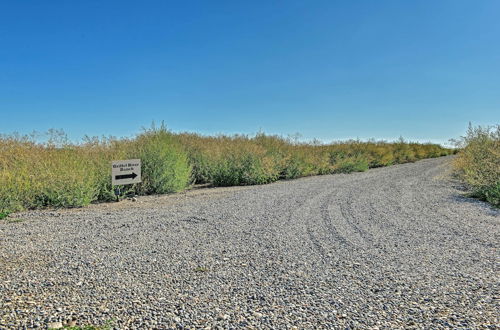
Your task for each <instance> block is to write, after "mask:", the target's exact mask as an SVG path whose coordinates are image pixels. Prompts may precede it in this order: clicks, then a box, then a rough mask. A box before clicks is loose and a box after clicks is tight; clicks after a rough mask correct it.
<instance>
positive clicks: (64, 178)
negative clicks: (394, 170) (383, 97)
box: [0, 125, 454, 215]
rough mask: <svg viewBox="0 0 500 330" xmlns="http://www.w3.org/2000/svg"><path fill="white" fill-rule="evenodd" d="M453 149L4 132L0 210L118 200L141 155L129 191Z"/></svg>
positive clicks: (161, 131) (224, 182) (270, 176)
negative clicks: (118, 169) (121, 171)
mask: <svg viewBox="0 0 500 330" xmlns="http://www.w3.org/2000/svg"><path fill="white" fill-rule="evenodd" d="M54 132H55V131H52V135H53V136H54ZM56 133H57V132H56ZM453 152H454V150H452V149H447V148H443V147H441V146H439V145H436V144H430V143H429V144H421V143H409V142H405V141H403V140H402V139H400V140H399V141H397V142H390V143H389V142H383V141H380V142H361V141H346V142H338V143H333V144H328V145H324V144H319V143H313V142H312V143H302V142H297V141H294V140H293V139H289V138H283V137H280V136H270V135H265V134H263V133H259V134H257V135H256V136H252V137H250V136H243V135H235V136H223V135H221V136H209V137H207V136H201V135H198V134H191V133H172V132H170V131H168V130H167V129H166V128H165V127H164V126H163V125H161V126H160V127H155V126H154V125H153V126H152V128H150V129H147V130H145V131H144V132H143V133H142V134H139V135H138V136H136V137H134V138H130V139H115V138H85V139H84V141H83V142H82V143H78V144H74V143H71V142H69V141H68V140H67V139H66V138H65V136H64V135H61V136H59V137H58V138H57V139H54V138H51V139H49V141H47V142H44V143H40V142H36V140H35V139H34V138H31V137H28V136H18V135H8V136H1V137H0V214H4V215H5V214H8V213H9V212H15V211H19V210H24V209H34V208H42V207H77V206H84V205H87V204H89V203H92V202H95V201H109V200H112V199H114V198H115V197H114V190H113V187H112V186H111V177H110V171H111V170H110V163H111V161H112V160H120V159H129V158H140V159H141V160H142V180H143V182H142V183H140V184H135V185H130V186H125V187H124V191H125V193H130V194H137V195H147V194H164V193H171V192H178V191H182V190H184V189H186V188H187V187H189V186H190V185H192V184H201V183H203V184H211V185H214V186H233V185H253V184H264V183H269V182H274V181H277V180H280V179H294V178H298V177H304V176H309V175H318V174H332V173H349V172H355V171H365V170H367V169H368V168H371V167H380V166H388V165H393V164H401V163H407V162H413V161H416V160H419V159H423V158H430V157H439V156H444V155H448V154H451V153H453Z"/></svg>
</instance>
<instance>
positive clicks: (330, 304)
mask: <svg viewBox="0 0 500 330" xmlns="http://www.w3.org/2000/svg"><path fill="white" fill-rule="evenodd" d="M449 161H450V158H449V157H444V158H439V159H431V160H424V161H420V162H417V163H413V164H404V165H397V166H392V167H388V168H380V169H373V170H370V171H367V172H364V173H354V174H348V175H342V174H340V175H327V176H319V177H310V178H303V179H298V180H293V181H283V182H278V183H274V184H270V185H265V186H252V187H233V188H213V189H210V188H204V189H198V190H192V191H189V192H187V193H182V194H176V195H170V196H152V197H139V198H138V200H137V201H136V202H133V201H123V202H120V203H114V204H99V205H92V206H90V207H87V208H83V209H73V210H60V211H36V212H27V213H22V214H17V215H16V217H15V218H11V219H10V220H9V222H6V221H1V222H0V265H1V267H0V328H18V327H45V328H46V327H48V326H54V327H59V326H62V325H73V324H77V325H96V326H97V325H104V324H106V323H107V322H108V324H112V325H113V326H114V327H116V328H175V327H177V328H205V327H208V328H210V327H221V328H231V327H232V328H234V327H237V328H239V327H254V328H288V329H295V328H312V327H317V328H323V327H324V328H345V327H350V328H376V327H378V328H388V327H390V328H395V327H400V328H403V327H404V328H412V327H415V328H441V327H454V328H479V327H491V328H495V327H498V325H499V321H500V317H499V314H500V313H499V298H500V293H499V292H500V290H499V286H500V285H499V271H498V270H499V269H498V266H499V263H498V262H499V254H498V247H499V242H500V239H499V238H500V237H499V236H500V235H499V234H500V226H499V224H500V212H499V211H498V210H495V209H493V208H491V207H489V206H488V205H487V204H485V203H482V202H479V201H475V200H472V199H468V198H465V197H462V195H463V192H462V191H460V190H459V189H458V188H457V187H456V185H454V184H453V182H452V181H450V179H449V178H447V172H448V169H449ZM14 220H18V222H14Z"/></svg>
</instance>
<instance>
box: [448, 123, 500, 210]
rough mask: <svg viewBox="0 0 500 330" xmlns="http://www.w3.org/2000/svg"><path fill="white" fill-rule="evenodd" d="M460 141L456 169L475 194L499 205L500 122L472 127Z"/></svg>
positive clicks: (455, 162) (455, 163)
mask: <svg viewBox="0 0 500 330" xmlns="http://www.w3.org/2000/svg"><path fill="white" fill-rule="evenodd" d="M457 142H458V146H459V147H460V148H461V149H460V152H459V153H458V156H457V158H456V159H455V161H454V165H455V173H456V174H457V175H458V177H459V178H461V179H462V180H463V181H464V182H465V183H466V184H467V185H468V186H469V187H470V189H471V190H472V196H474V197H477V198H480V199H482V200H485V201H488V202H490V203H491V204H493V205H495V206H496V207H500V125H497V126H494V127H480V126H478V127H472V126H471V125H469V129H468V131H467V134H466V136H464V137H462V139H461V140H460V141H457Z"/></svg>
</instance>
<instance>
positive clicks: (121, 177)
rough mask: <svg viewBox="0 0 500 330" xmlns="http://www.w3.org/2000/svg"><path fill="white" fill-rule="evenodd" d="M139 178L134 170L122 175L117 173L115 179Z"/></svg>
mask: <svg viewBox="0 0 500 330" xmlns="http://www.w3.org/2000/svg"><path fill="white" fill-rule="evenodd" d="M135 178H137V174H135V173H134V172H132V174H122V175H115V180H121V179H135Z"/></svg>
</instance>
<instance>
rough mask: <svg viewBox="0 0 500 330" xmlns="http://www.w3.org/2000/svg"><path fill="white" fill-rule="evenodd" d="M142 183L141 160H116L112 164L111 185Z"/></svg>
mask: <svg viewBox="0 0 500 330" xmlns="http://www.w3.org/2000/svg"><path fill="white" fill-rule="evenodd" d="M139 182H141V160H140V159H128V160H115V161H113V162H111V183H112V185H113V186H116V185H121V184H131V183H139Z"/></svg>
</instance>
